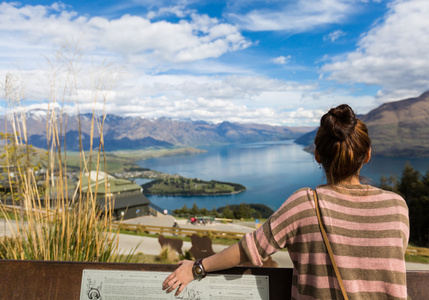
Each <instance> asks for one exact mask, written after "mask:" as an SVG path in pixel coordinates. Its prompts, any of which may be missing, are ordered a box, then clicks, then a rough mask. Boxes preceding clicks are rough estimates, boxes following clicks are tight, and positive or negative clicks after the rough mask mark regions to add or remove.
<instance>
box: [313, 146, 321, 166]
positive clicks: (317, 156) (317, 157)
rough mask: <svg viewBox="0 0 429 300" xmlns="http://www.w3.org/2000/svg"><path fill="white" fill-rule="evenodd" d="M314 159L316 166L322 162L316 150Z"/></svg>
mask: <svg viewBox="0 0 429 300" xmlns="http://www.w3.org/2000/svg"><path fill="white" fill-rule="evenodd" d="M314 158H315V159H316V161H317V163H318V164H320V163H321V162H322V160H321V159H320V154H319V151H317V149H314Z"/></svg>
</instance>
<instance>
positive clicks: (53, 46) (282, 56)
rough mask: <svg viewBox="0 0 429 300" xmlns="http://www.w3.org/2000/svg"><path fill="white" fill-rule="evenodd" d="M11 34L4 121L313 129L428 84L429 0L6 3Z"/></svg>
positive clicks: (0, 79) (5, 59)
mask: <svg viewBox="0 0 429 300" xmlns="http://www.w3.org/2000/svg"><path fill="white" fill-rule="evenodd" d="M0 36H1V39H0V88H1V94H0V95H1V100H0V101H1V104H0V114H4V113H7V111H8V110H10V109H11V105H12V106H13V105H18V104H20V105H23V106H25V109H26V110H31V109H36V108H42V109H45V108H47V107H48V106H49V107H52V106H55V107H64V108H65V109H66V110H68V111H79V112H92V111H93V110H96V111H98V112H105V113H107V114H114V115H121V116H133V117H143V118H160V117H169V118H174V119H190V120H204V121H208V122H213V123H218V122H222V121H230V122H240V123H263V124H271V125H285V126H315V125H317V124H318V122H319V119H320V116H321V115H323V113H325V112H326V111H327V110H328V109H329V108H331V107H335V106H336V105H339V104H343V103H347V104H349V105H350V106H351V107H352V108H353V109H354V110H355V112H356V113H358V114H365V113H367V112H369V111H370V110H372V109H374V108H376V107H378V106H379V105H381V104H382V103H385V102H390V101H397V100H401V99H405V98H410V97H417V96H419V95H420V94H422V93H423V92H425V91H426V90H428V89H429V76H428V72H427V70H429V1H428V0H407V1H406V0H266V1H259V0H234V1H222V0H207V1H196V0H175V1H170V0H157V1H153V0H121V1H115V0H104V1H75V0H73V1H72V0H65V1H63V2H52V1H44V0H39V1H22V2H2V3H0ZM67 71H71V72H67ZM65 82H68V83H71V84H70V85H68V86H67V87H68V88H67V89H64V86H66V85H65ZM71 90H72V91H74V92H73V93H71V92H70V91H71ZM8 99H9V100H8ZM17 103H18V104H17Z"/></svg>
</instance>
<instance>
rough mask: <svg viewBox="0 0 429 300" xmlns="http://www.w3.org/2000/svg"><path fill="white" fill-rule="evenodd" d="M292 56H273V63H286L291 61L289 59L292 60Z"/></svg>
mask: <svg viewBox="0 0 429 300" xmlns="http://www.w3.org/2000/svg"><path fill="white" fill-rule="evenodd" d="M291 58H292V56H290V55H288V56H279V57H276V58H273V60H272V61H273V63H275V64H278V65H285V64H287V63H289V61H290V60H291Z"/></svg>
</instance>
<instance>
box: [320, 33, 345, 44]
mask: <svg viewBox="0 0 429 300" xmlns="http://www.w3.org/2000/svg"><path fill="white" fill-rule="evenodd" d="M345 35H346V33H345V32H343V31H342V30H335V31H333V32H331V33H329V34H328V36H327V37H325V40H330V41H331V42H335V41H336V40H338V39H339V38H340V37H343V36H345Z"/></svg>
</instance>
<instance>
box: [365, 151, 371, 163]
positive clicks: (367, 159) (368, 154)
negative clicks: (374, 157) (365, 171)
mask: <svg viewBox="0 0 429 300" xmlns="http://www.w3.org/2000/svg"><path fill="white" fill-rule="evenodd" d="M370 159H371V147H370V148H369V150H368V152H367V153H366V157H365V161H364V162H363V163H364V164H366V163H368V162H369V160H370Z"/></svg>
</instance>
